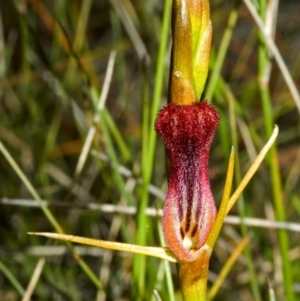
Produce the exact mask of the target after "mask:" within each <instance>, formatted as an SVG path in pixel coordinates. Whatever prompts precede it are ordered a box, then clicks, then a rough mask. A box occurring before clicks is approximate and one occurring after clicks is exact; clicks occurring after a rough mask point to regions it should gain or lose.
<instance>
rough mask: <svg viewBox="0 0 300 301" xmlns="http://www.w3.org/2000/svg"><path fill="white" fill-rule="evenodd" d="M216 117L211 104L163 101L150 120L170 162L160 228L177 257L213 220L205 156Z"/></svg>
mask: <svg viewBox="0 0 300 301" xmlns="http://www.w3.org/2000/svg"><path fill="white" fill-rule="evenodd" d="M219 119H220V116H219V114H218V113H217V112H216V110H215V108H214V107H213V106H212V105H210V104H208V103H207V102H199V103H195V104H192V105H182V106H179V105H174V104H169V105H167V106H166V107H164V108H163V109H162V110H161V111H160V113H159V114H158V117H157V120H156V123H155V129H156V131H157V132H158V134H159V136H160V137H161V138H162V140H163V142H164V143H165V146H166V150H167V154H168V156H169V158H170V163H171V172H170V178H169V185H168V192H167V197H166V201H165V205H164V209H163V219H162V222H163V231H164V236H165V239H166V241H167V243H168V245H169V247H170V248H171V250H172V251H173V252H174V254H175V255H176V256H177V257H178V259H179V260H182V261H191V260H192V258H193V254H194V253H195V252H196V251H197V250H199V249H200V248H201V247H202V246H203V245H204V243H205V241H206V239H207V237H208V235H209V233H210V230H211V228H212V226H213V223H214V221H215V217H216V206H215V203H214V199H213V195H212V193H211V189H210V183H209V178H208V157H209V150H210V145H211V142H212V139H213V136H214V133H215V130H216V128H217V125H218V123H219Z"/></svg>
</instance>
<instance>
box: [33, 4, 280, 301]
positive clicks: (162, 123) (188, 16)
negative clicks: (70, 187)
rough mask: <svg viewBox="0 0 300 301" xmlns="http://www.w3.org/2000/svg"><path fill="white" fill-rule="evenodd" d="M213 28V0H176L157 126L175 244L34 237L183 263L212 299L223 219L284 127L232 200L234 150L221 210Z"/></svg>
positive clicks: (197, 290) (168, 234)
mask: <svg viewBox="0 0 300 301" xmlns="http://www.w3.org/2000/svg"><path fill="white" fill-rule="evenodd" d="M211 37H212V26H211V21H210V17H209V2H208V0H174V1H173V15H172V38H173V46H172V57H171V71H170V87H169V104H168V105H166V106H165V107H164V108H163V109H162V110H161V111H160V112H159V114H158V116H157V119H156V122H155V129H156V131H157V133H158V134H159V136H160V137H161V139H162V140H163V142H164V144H165V147H166V150H167V155H168V156H169V159H170V162H171V170H170V171H171V172H170V177H169V184H168V192H167V196H166V201H165V205H164V209H163V217H162V224H163V232H164V236H165V239H166V242H167V244H168V247H145V246H137V245H130V244H125V243H119V242H109V241H101V240H95V239H89V238H85V237H77V236H73V235H65V234H57V233H31V234H35V235H43V236H46V237H51V238H54V239H59V240H64V241H70V242H76V243H81V244H86V245H92V246H98V247H101V248H107V249H111V250H120V251H125V252H131V253H138V254H144V255H149V256H155V257H158V258H161V259H165V260H169V261H171V262H177V263H178V264H179V280H180V286H181V290H182V294H183V299H184V300H185V301H192V300H200V301H202V300H203V301H204V300H206V286H207V277H208V268H209V259H210V256H211V252H212V250H213V247H214V244H215V242H216V239H217V237H218V235H219V232H220V230H221V227H222V225H223V221H224V218H225V216H226V215H227V213H228V212H229V210H230V209H231V208H232V206H233V205H234V204H235V202H236V201H237V199H238V197H239V195H240V194H241V193H242V191H243V189H244V188H245V187H246V185H247V183H248V182H249V181H250V179H251V178H252V176H253V175H254V173H255V172H256V170H257V169H258V167H259V165H260V163H261V162H262V160H263V159H264V157H265V155H266V153H267V152H268V150H269V149H270V147H271V146H272V144H273V143H274V141H275V139H276V137H277V134H278V128H277V127H275V129H274V132H273V135H272V136H271V138H270V140H269V141H268V142H267V144H266V145H265V147H264V148H263V149H262V150H261V152H260V154H259V155H258V157H257V158H256V160H255V161H254V162H253V164H252V165H251V167H250V169H249V171H248V172H247V173H246V175H245V176H244V178H243V180H242V181H241V183H240V185H239V187H238V188H237V190H236V191H235V193H234V194H233V195H232V196H231V197H230V194H231V184H232V178H233V169H234V150H233V149H232V151H231V156H230V159H229V165H228V171H227V177H226V182H225V187H224V193H223V198H222V201H221V205H220V207H219V210H218V212H217V209H216V205H215V202H214V199H213V194H212V192H211V189H210V184H209V178H208V158H209V151H210V146H211V143H212V139H213V136H214V133H215V130H216V128H217V125H218V123H219V119H220V116H219V114H218V113H217V111H216V109H215V108H214V107H213V106H212V105H211V104H209V103H208V102H207V101H199V100H200V99H201V95H202V92H203V89H204V85H205V82H206V78H207V74H208V66H209V54H210V44H211Z"/></svg>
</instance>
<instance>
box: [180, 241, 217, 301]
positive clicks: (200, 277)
mask: <svg viewBox="0 0 300 301" xmlns="http://www.w3.org/2000/svg"><path fill="white" fill-rule="evenodd" d="M211 251H212V249H211V248H209V247H208V246H207V245H204V246H203V247H202V248H201V251H200V253H199V256H198V257H197V259H196V260H195V261H193V262H180V263H179V281H180V287H181V292H182V296H183V300H184V301H196V300H197V301H205V300H206V287H207V278H208V268H209V259H210V256H211Z"/></svg>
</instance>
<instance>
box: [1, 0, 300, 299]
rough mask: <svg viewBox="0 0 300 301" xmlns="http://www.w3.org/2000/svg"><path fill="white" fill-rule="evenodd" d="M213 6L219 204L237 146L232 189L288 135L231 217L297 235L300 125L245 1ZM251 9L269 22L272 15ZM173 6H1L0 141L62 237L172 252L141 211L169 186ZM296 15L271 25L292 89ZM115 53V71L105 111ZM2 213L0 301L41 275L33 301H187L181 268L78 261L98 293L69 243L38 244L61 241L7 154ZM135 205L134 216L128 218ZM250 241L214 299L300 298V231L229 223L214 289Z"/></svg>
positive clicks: (294, 3)
mask: <svg viewBox="0 0 300 301" xmlns="http://www.w3.org/2000/svg"><path fill="white" fill-rule="evenodd" d="M210 2H211V18H212V24H213V30H214V35H213V50H212V55H211V57H212V60H211V62H212V64H211V70H210V74H209V78H208V85H207V88H206V90H205V91H204V94H205V95H208V99H209V100H210V101H212V103H213V104H214V105H215V106H216V107H217V109H218V111H219V112H220V113H221V116H222V121H221V124H220V127H219V130H218V133H217V135H216V137H215V139H214V142H213V147H212V151H211V157H210V175H211V186H212V191H213V193H214V196H215V200H216V203H217V205H218V204H219V200H220V198H221V195H222V190H223V185H224V179H225V173H226V168H227V162H228V157H229V152H230V148H231V145H232V144H233V145H234V146H235V148H236V151H237V154H238V161H237V163H238V164H237V168H236V184H237V183H238V181H239V180H240V177H241V176H242V175H243V174H244V173H245V171H246V170H247V168H248V167H249V165H250V162H251V161H253V159H254V158H255V156H256V154H257V152H258V151H259V150H260V149H261V148H262V146H263V145H264V143H265V141H266V140H267V139H268V137H269V135H270V130H272V128H273V125H274V124H278V125H279V128H280V134H279V137H278V140H277V145H276V147H275V148H273V150H272V151H271V152H270V154H269V156H268V158H267V160H266V162H265V163H264V164H263V165H262V166H261V168H260V170H259V172H258V174H257V175H256V176H255V178H254V179H253V180H252V181H251V183H250V185H249V186H248V187H247V189H246V190H245V193H244V195H243V197H242V198H241V200H240V201H239V205H238V206H236V208H234V209H233V212H232V213H231V214H233V215H239V216H241V217H255V218H261V219H266V220H270V221H274V220H275V219H277V220H281V221H287V222H291V223H299V215H300V197H299V195H300V179H299V177H300V148H299V144H300V122H299V111H298V110H297V106H296V104H295V101H294V99H293V97H292V96H291V94H290V92H289V89H288V88H287V85H286V82H285V81H284V79H283V75H282V72H281V70H280V69H279V68H278V65H277V64H276V62H275V60H274V58H273V56H272V53H271V52H269V51H268V50H267V49H268V48H267V46H266V44H265V42H264V38H263V37H262V35H261V34H260V32H259V30H258V27H257V25H256V24H255V22H254V21H253V19H252V17H251V15H250V13H249V11H248V10H247V8H246V6H245V5H244V4H243V3H242V2H241V1H219V0H212V1H210ZM252 2H253V3H254V4H255V5H256V7H257V8H259V12H260V14H261V16H265V15H266V10H267V6H266V4H267V1H263V0H260V1H258V0H256V1H252ZM270 2H271V1H270ZM272 2H274V3H275V2H276V1H272ZM170 3H171V1H165V2H162V1H158V0H149V1H138V0H132V1H130V0H110V1H108V0H107V1H105V0H100V1H92V0H85V1H79V0H76V1H75V0H73V1H67V0H60V1H50V0H27V1H25V0H16V1H10V0H3V1H1V2H0V104H1V107H0V140H1V142H2V143H3V145H4V146H5V148H6V149H7V150H8V152H9V153H10V154H11V156H12V157H13V158H14V159H15V161H16V162H17V164H18V165H19V166H20V168H21V170H22V171H23V172H24V173H25V175H26V176H27V178H28V179H29V181H30V182H31V184H32V185H33V186H34V188H35V189H36V191H37V192H38V194H39V196H40V197H41V198H42V199H43V200H46V201H47V202H48V205H49V208H50V210H51V212H52V214H53V215H54V216H55V218H56V220H57V221H58V223H59V224H60V226H61V227H62V228H63V229H64V231H65V232H66V233H69V234H74V235H79V236H86V237H93V238H101V239H107V240H113V241H122V242H128V243H135V242H137V243H139V244H145V245H150V246H157V245H160V244H161V240H160V234H161V226H160V220H159V218H157V217H147V216H146V215H145V214H144V209H145V208H146V207H152V208H154V209H156V208H162V206H163V199H164V198H163V193H162V191H166V187H167V181H166V177H167V176H166V172H165V154H164V149H163V145H162V142H161V141H159V140H157V143H156V136H155V133H154V125H153V120H154V118H155V116H156V113H157V110H158V108H159V107H162V106H163V105H164V104H166V101H167V88H168V74H169V71H168V70H169V50H170V45H171V44H170V43H171V41H170V30H169V19H170V14H169V10H170ZM299 14H300V3H299V0H289V1H281V2H280V3H279V7H278V19H276V14H275V13H273V15H271V20H273V21H274V24H275V25H276V30H275V42H276V45H277V46H278V49H279V51H280V53H281V55H282V57H283V59H284V61H285V63H286V64H287V68H288V70H289V72H290V74H291V76H292V78H293V80H294V82H295V83H296V86H297V85H298V86H299V84H300V71H299V70H300V54H299V47H300V44H299V43H300V30H299V28H300V19H299ZM229 20H230V26H228V21H229ZM166 25H167V27H166ZM166 28H168V31H166ZM226 29H227V31H226ZM165 41H167V43H165ZM221 45H222V46H221ZM113 51H116V59H115V63H114V67H113V74H112V78H111V82H109V91H108V95H107V97H105V98H104V97H103V95H104V94H103V93H102V92H103V91H104V90H105V88H103V83H104V81H105V77H106V74H107V65H108V62H109V58H110V60H111V63H112V62H113V59H112V57H113V55H111V53H112V52H113ZM110 55H111V56H110ZM268 74H269V77H268ZM212 75H214V76H212ZM262 79H264V80H265V81H263V80H262ZM101 95H102V98H103V99H104V100H106V101H105V107H104V109H103V110H102V109H101V108H100V109H99V107H97V106H98V102H99V99H100V96H101ZM92 131H94V136H93V140H92V143H91V145H90V146H89V147H88V153H87V156H86V157H84V155H82V150H83V146H84V145H88V143H87V142H86V141H87V137H88V133H89V134H90V135H91V133H92ZM79 158H81V160H83V161H84V164H83V167H82V168H81V167H80V164H78V162H82V161H79ZM150 183H151V184H153V186H151V189H150V191H149V190H148V184H150ZM0 201H1V203H0V209H1V210H0V237H1V240H0V300H1V301H4V300H5V301H10V300H21V299H22V297H23V294H24V291H27V292H28V291H29V290H28V284H29V282H30V279H31V278H32V276H33V275H34V272H37V267H38V262H40V264H41V271H40V274H39V276H38V282H37V284H36V286H35V288H34V291H33V294H32V296H31V298H30V299H31V300H98V301H100V300H154V295H153V289H155V290H157V291H158V292H159V294H160V296H161V298H162V300H181V299H180V298H181V297H180V294H179V289H178V283H177V280H176V268H175V266H174V265H171V266H169V265H166V264H165V263H164V262H161V261H160V260H158V259H153V258H147V259H145V258H144V257H133V256H131V255H128V254H121V253H115V252H109V251H104V250H97V249H94V248H88V247H82V246H81V247H77V248H76V249H75V251H76V252H77V254H80V255H81V258H82V260H83V261H84V262H85V264H86V265H87V267H89V269H90V271H91V272H93V273H94V274H95V276H96V278H98V279H99V282H98V284H96V281H97V280H95V279H93V276H91V275H90V274H88V272H87V270H85V269H82V268H81V267H82V266H80V265H79V264H78V257H76V256H75V258H74V257H73V256H72V252H71V253H70V252H69V251H68V249H67V248H66V247H65V245H63V244H62V243H59V242H56V241H52V240H46V239H43V238H40V237H34V236H29V235H27V232H28V231H35V232H38V231H55V230H54V228H53V225H51V223H50V222H49V220H48V219H47V218H46V216H45V214H44V213H43V211H42V210H41V209H40V208H39V206H38V205H37V202H36V200H34V198H33V196H32V195H31V194H30V193H29V192H28V189H27V188H26V187H25V185H24V182H22V181H21V180H20V178H19V177H18V176H17V174H16V169H15V168H14V167H12V166H11V165H10V164H9V163H8V161H7V160H6V159H5V158H4V156H3V154H0ZM105 204H110V205H115V206H122V207H118V212H114V213H113V212H112V213H109V212H105V211H103V210H104V209H105V208H104V207H103V206H102V207H100V205H105ZM127 206H128V207H133V208H136V209H137V214H136V215H129V214H126V213H125V211H126V210H125V209H126V207H127ZM114 208H116V207H114ZM106 209H107V207H106ZM108 209H111V207H109V208H108ZM247 233H251V236H252V238H251V242H250V246H249V249H248V250H247V251H246V252H245V255H244V256H243V257H241V258H239V260H238V261H237V263H236V264H235V265H234V267H233V269H232V271H231V272H230V273H229V275H228V277H227V279H226V281H225V282H224V283H223V286H222V287H221V290H220V292H219V294H218V295H217V296H216V297H215V299H214V300H223V301H224V300H237V301H238V300H241V301H248V300H249V301H250V300H271V299H268V294H269V293H268V280H269V281H270V283H271V285H272V286H273V288H274V291H275V295H276V298H277V300H297V299H299V296H300V273H299V270H300V248H299V232H296V231H285V230H280V231H279V230H276V229H273V228H265V227H263V226H262V225H261V226H260V225H258V227H250V226H247V223H246V224H244V225H243V226H239V225H235V226H233V225H230V224H227V225H226V226H224V229H223V231H222V235H221V237H220V238H219V241H218V243H217V245H216V247H215V252H214V254H213V257H212V260H211V274H210V283H213V282H214V279H215V278H216V276H217V275H218V273H219V272H220V270H221V268H222V266H223V265H224V263H225V262H226V260H227V259H228V257H229V256H230V254H231V253H232V252H233V250H234V249H235V247H236V246H237V244H238V243H239V242H240V241H241V239H242V237H243V236H244V235H246V234H247ZM43 257H46V259H47V260H46V263H45V264H44V265H43V264H42V261H41V260H40V258H43ZM170 273H172V275H171V276H172V277H170ZM171 278H172V279H173V283H172V282H171V281H170V279H171ZM173 287H174V288H173ZM23 300H28V299H23Z"/></svg>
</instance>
